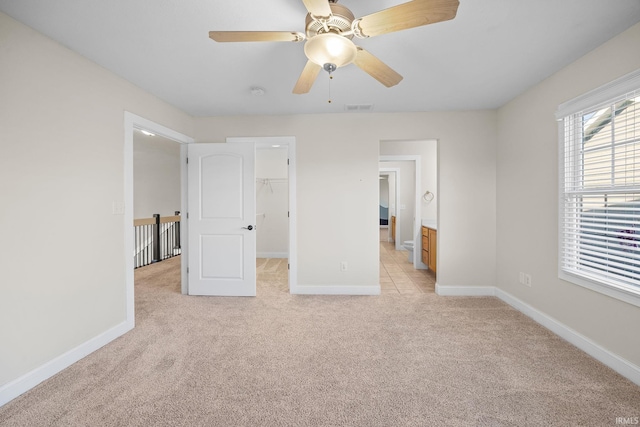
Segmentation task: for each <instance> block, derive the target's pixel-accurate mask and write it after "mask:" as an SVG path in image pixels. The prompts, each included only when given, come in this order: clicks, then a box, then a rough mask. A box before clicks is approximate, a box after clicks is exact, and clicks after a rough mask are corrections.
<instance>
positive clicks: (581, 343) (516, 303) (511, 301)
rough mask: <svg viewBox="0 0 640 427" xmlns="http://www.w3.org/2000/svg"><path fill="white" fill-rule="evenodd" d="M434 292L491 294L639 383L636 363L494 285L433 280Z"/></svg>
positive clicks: (445, 293) (443, 294) (639, 375)
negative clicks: (445, 282)
mask: <svg viewBox="0 0 640 427" xmlns="http://www.w3.org/2000/svg"><path fill="white" fill-rule="evenodd" d="M436 293H437V294H438V295H441V296H495V297H497V298H498V299H500V300H501V301H503V302H504V303H506V304H508V305H509V306H511V307H513V308H514V309H516V310H518V311H519V312H521V313H522V314H524V315H525V316H527V317H529V318H530V319H532V320H533V321H534V322H536V323H538V324H540V325H542V326H543V327H545V328H547V329H548V330H550V331H551V332H553V333H554V334H556V335H558V336H559V337H561V338H563V339H564V340H566V341H568V342H569V343H571V344H573V345H574V346H576V347H578V348H579V349H580V350H582V351H584V352H585V353H587V354H588V355H589V356H591V357H593V358H594V359H596V360H598V361H599V362H601V363H603V364H605V365H606V366H608V367H610V368H611V369H613V370H614V371H616V372H617V373H619V374H620V375H622V376H623V377H625V378H627V379H628V380H630V381H632V382H633V383H635V384H637V385H639V386H640V366H637V365H635V364H633V363H631V362H629V361H628V360H626V359H623V358H622V357H620V356H618V355H616V354H614V353H612V352H611V351H609V350H607V349H606V348H604V347H602V346H600V345H598V344H596V343H595V342H593V341H592V340H590V339H589V338H587V337H585V336H584V335H582V334H580V333H578V332H576V331H575V330H573V329H571V328H570V327H568V326H567V325H565V324H564V323H561V322H559V321H557V320H556V319H554V318H552V317H550V316H549V315H547V314H545V313H543V312H541V311H540V310H538V309H536V308H534V307H532V306H530V305H529V304H527V303H525V302H524V301H521V300H520V299H518V298H516V297H514V296H513V295H511V294H509V293H508V292H505V291H503V290H502V289H500V288H497V287H494V286H483V287H474V286H440V285H438V284H437V283H436Z"/></svg>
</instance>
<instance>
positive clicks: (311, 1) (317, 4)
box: [302, 0, 331, 18]
mask: <svg viewBox="0 0 640 427" xmlns="http://www.w3.org/2000/svg"><path fill="white" fill-rule="evenodd" d="M302 2H303V3H304V6H305V7H306V8H307V10H308V11H309V13H310V14H312V15H313V16H316V17H318V18H321V17H322V18H328V17H329V16H331V7H330V6H329V1H328V0H302Z"/></svg>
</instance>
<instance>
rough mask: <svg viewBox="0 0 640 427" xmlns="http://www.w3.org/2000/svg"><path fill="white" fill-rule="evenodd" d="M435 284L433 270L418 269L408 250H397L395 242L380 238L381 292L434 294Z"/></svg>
mask: <svg viewBox="0 0 640 427" xmlns="http://www.w3.org/2000/svg"><path fill="white" fill-rule="evenodd" d="M383 230H384V229H383ZM385 235H386V230H385ZM381 237H382V231H381ZM435 286H436V276H435V274H434V273H433V272H431V271H429V270H416V269H415V268H413V264H412V263H410V262H409V260H408V252H407V251H396V250H395V247H394V244H393V243H390V242H386V241H382V239H381V240H380V293H382V294H395V293H399V294H429V293H431V294H432V293H435Z"/></svg>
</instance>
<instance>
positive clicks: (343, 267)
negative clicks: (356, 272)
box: [340, 261, 349, 271]
mask: <svg viewBox="0 0 640 427" xmlns="http://www.w3.org/2000/svg"><path fill="white" fill-rule="evenodd" d="M348 269H349V264H347V261H342V262H341V263H340V271H347V270H348Z"/></svg>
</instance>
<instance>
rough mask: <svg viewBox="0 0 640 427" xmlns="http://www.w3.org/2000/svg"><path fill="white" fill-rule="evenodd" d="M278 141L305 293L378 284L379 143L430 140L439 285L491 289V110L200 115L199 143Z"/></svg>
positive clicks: (493, 123) (197, 125)
mask: <svg viewBox="0 0 640 427" xmlns="http://www.w3.org/2000/svg"><path fill="white" fill-rule="evenodd" d="M323 126H326V127H327V129H328V130H327V132H328V133H330V137H328V136H327V134H325V133H323V132H319V131H318V129H322V128H323ZM336 129H339V132H336V131H335V130H336ZM277 135H291V136H295V137H296V146H297V161H298V163H297V170H298V176H297V180H298V181H297V182H298V191H297V202H298V256H299V263H298V281H299V285H300V286H301V287H303V286H310V285H329V286H352V287H367V286H369V287H370V286H377V285H378V280H379V276H378V274H379V273H378V262H379V259H378V258H379V245H378V240H379V236H378V233H379V225H378V197H379V184H378V181H379V179H378V174H379V173H378V156H379V152H380V149H379V143H380V141H382V140H429V139H436V140H438V144H439V147H438V153H439V157H440V158H439V168H440V171H439V177H440V182H439V187H440V188H439V194H440V199H439V225H440V230H442V239H440V238H439V242H438V244H439V248H438V254H439V261H438V262H439V265H438V283H439V285H440V286H455V285H458V286H494V285H495V265H496V264H495V224H496V217H495V206H496V205H495V188H496V182H495V159H496V151H495V150H496V146H495V142H496V138H497V128H496V113H495V112H493V111H468V112H431V113H410V114H377V113H373V114H318V115H297V116H244V117H241V116H233V117H208V118H196V119H195V134H194V137H195V139H196V141H198V142H223V141H225V139H226V137H227V136H277ZM327 206H330V207H332V209H330V210H329V211H328V212H327V208H326V207H327ZM341 261H347V262H348V263H349V270H348V271H346V272H342V271H340V262H341ZM460 266H464V267H465V268H460Z"/></svg>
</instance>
